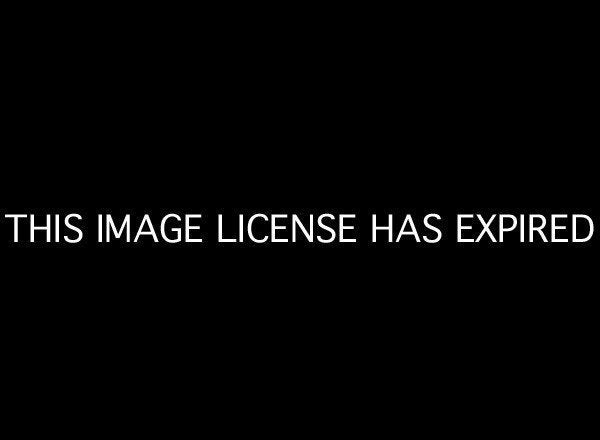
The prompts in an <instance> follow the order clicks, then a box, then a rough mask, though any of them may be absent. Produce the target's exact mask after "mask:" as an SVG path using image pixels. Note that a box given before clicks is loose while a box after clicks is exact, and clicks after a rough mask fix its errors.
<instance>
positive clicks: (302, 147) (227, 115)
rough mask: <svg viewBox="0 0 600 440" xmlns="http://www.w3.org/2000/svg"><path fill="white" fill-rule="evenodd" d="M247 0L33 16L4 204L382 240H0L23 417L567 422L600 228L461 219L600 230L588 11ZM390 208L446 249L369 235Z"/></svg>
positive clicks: (14, 81) (288, 424) (586, 340)
mask: <svg viewBox="0 0 600 440" xmlns="http://www.w3.org/2000/svg"><path fill="white" fill-rule="evenodd" d="M52 12H57V11H52ZM153 12H157V11H153ZM163 12H164V11H163ZM247 12H248V14H247V13H246V12H240V11H239V10H237V9H236V11H233V10H232V11H228V12H227V13H225V14H224V15H223V14H221V15H216V14H215V13H214V12H212V11H211V12H207V11H204V12H195V13H193V14H190V15H188V14H186V13H184V12H183V11H180V12H177V13H175V15H173V16H171V15H170V14H169V15H167V14H166V13H165V15H164V16H163V14H162V12H161V14H159V15H160V18H156V16H155V15H152V17H150V16H147V15H146V13H145V12H144V13H141V12H140V11H137V12H136V13H133V14H127V15H126V14H125V13H124V12H122V13H119V14H114V16H112V15H111V16H110V17H107V18H102V19H100V18H99V17H100V15H97V14H100V12H97V13H96V12H95V13H94V14H92V15H85V19H83V18H82V16H78V18H77V19H75V18H74V19H66V22H65V23H63V22H62V21H57V20H50V19H48V16H46V17H45V16H44V14H43V13H41V14H40V16H36V17H35V19H34V18H33V15H36V14H34V13H33V12H32V11H30V12H28V14H26V15H25V16H23V17H24V19H25V20H24V21H19V23H18V24H16V25H15V26H14V29H10V30H8V31H7V39H6V44H5V52H4V55H3V66H4V67H3V70H4V72H3V73H4V74H5V79H4V80H3V85H4V87H3V96H4V99H3V110H4V111H3V124H2V125H3V133H4V136H3V137H4V142H3V156H4V158H3V160H2V173H1V176H2V177H1V179H2V201H1V202H2V205H1V206H2V213H3V214H4V213H5V212H31V213H42V212H43V213H67V212H79V213H83V214H86V215H87V216H89V215H92V214H94V213H96V212H105V211H107V210H110V211H113V212H124V211H131V212H151V213H153V214H155V215H158V214H160V213H163V212H169V211H175V212H179V213H186V212H190V213H202V214H204V215H205V216H206V217H208V218H210V217H211V216H214V215H215V214H216V213H217V212H222V211H229V212H237V211H239V210H243V211H246V212H252V211H256V212H288V213H292V212H294V213H319V212H325V211H328V212H334V213H335V212H356V213H359V215H361V243H360V244H359V245H348V246H342V245H338V246H331V247H326V248H323V247H321V248H317V247H291V246H285V245H283V246H275V245H273V246H268V247H262V248H252V247H244V248H234V249H232V248H227V249H225V248H218V247H216V246H214V245H210V244H207V245H206V246H199V247H175V248H164V247H158V248H154V247H152V246H138V247H129V248H128V247H126V246H124V247H117V248H115V247H111V248H102V247H98V246H95V245H94V244H93V243H88V244H83V245H81V246H76V247H63V246H54V247H53V246H39V247H35V248H31V247H27V246H23V247H20V246H10V245H9V243H8V242H7V240H4V242H3V245H2V254H3V257H5V258H3V263H2V264H3V270H2V273H3V278H4V282H3V284H4V285H5V286H6V287H5V288H3V289H2V291H3V295H2V301H3V303H4V304H3V307H2V311H3V314H4V315H5V319H3V324H4V327H5V331H4V338H3V339H4V341H5V347H6V348H5V355H6V356H5V358H6V362H5V365H7V366H8V367H9V370H10V373H9V374H8V375H7V376H6V382H7V384H8V385H9V386H10V388H11V389H13V388H14V389H15V393H14V394H11V396H14V397H11V404H10V408H11V412H12V413H13V414H15V415H20V416H23V414H31V410H32V409H34V408H35V409H38V410H40V411H39V412H40V413H41V414H45V415H46V417H47V418H45V419H44V420H47V421H46V422H44V423H49V424H52V425H57V426H63V423H67V424H71V423H73V420H74V419H77V420H78V421H83V422H88V423H86V425H87V426H88V427H89V426H99V427H107V426H109V425H112V422H113V421H123V420H128V421H131V420H133V421H134V425H136V426H138V427H148V426H150V427H152V428H153V429H158V426H157V425H160V426H163V427H165V428H166V429H167V430H168V431H171V430H174V429H176V428H180V427H181V426H183V425H184V424H183V422H184V421H191V422H192V423H193V424H201V426H198V427H200V428H202V427H203V426H204V425H203V423H205V420H207V419H208V420H210V421H212V422H213V423H214V422H216V423H217V424H218V425H219V426H221V427H222V429H225V430H230V429H239V428H242V429H251V428H255V427H256V428H261V429H266V428H269V429H273V428H274V427H275V426H276V425H278V424H279V423H281V422H283V423H282V424H283V426H284V427H285V428H286V429H287V430H286V431H282V432H288V431H290V430H291V431H295V430H298V429H306V430H308V432H314V431H313V430H312V429H313V428H312V427H313V426H315V422H317V423H318V422H323V421H328V422H330V423H329V426H330V428H329V429H331V430H332V431H331V432H337V430H340V429H344V428H350V429H357V430H358V429H359V428H363V429H365V430H366V431H365V432H372V431H373V430H375V429H383V428H384V427H386V426H387V425H388V424H389V423H391V424H392V426H395V427H396V428H399V427H400V428H401V427H403V426H407V427H408V425H404V424H403V423H405V422H401V421H402V420H407V419H408V420H410V421H412V422H413V423H416V424H418V425H420V426H421V427H422V428H423V429H426V430H431V429H440V428H441V429H455V428H460V429H465V428H467V427H469V428H471V429H473V428H474V427H475V425H477V424H478V423H481V422H483V425H484V426H485V427H486V428H487V429H488V430H490V429H491V430H497V429H507V430H509V432H512V431H510V430H511V429H512V428H511V427H512V426H514V423H515V422H522V421H525V420H528V421H532V420H533V421H534V423H532V424H531V426H532V428H533V429H540V427H548V426H551V427H553V428H556V429H557V428H558V426H557V425H559V424H560V425H561V426H563V427H566V428H568V429H573V424H572V423H573V419H572V418H571V416H572V415H573V414H576V415H577V417H578V418H579V420H580V421H581V420H583V419H584V418H585V417H586V414H588V411H589V409H586V408H587V405H586V403H585V402H586V396H589V395H590V394H591V393H592V390H593V389H595V388H594V385H593V381H592V375H591V372H592V371H593V369H594V366H595V365H596V364H595V363H594V362H592V359H593V356H592V355H593V348H594V347H593V341H594V339H595V338H596V336H597V327H598V326H597V322H596V320H595V314H596V310H597V304H596V301H595V299H594V297H593V295H594V293H595V290H597V289H596V287H595V284H594V283H593V281H595V279H594V269H595V266H596V262H597V253H596V247H597V238H595V239H594V242H593V243H590V244H587V245H560V244H559V245H552V246H544V245H541V246H522V245H521V246H518V245H515V244H508V245H506V246H486V245H482V246H460V245H458V244H456V243H455V242H454V241H455V240H454V238H455V236H454V225H453V218H454V216H455V215H456V214H457V213H460V212H477V213H487V214H490V213H512V214H518V213H530V212H531V213H545V214H549V213H585V214H588V215H592V216H593V217H594V218H595V220H596V221H597V212H598V211H597V208H596V207H595V205H596V203H595V200H596V199H595V195H594V193H593V188H594V187H595V186H596V184H595V180H596V179H595V178H594V177H595V174H594V161H593V159H592V154H593V152H592V147H593V146H594V145H596V144H597V135H596V133H595V130H594V128H595V121H596V118H597V108H596V107H595V102H596V101H597V85H596V84H595V82H594V81H593V78H595V77H597V69H596V68H595V66H594V65H593V54H594V52H593V49H594V47H593V46H592V44H591V43H592V40H591V39H589V38H590V36H589V35H588V33H591V32H592V29H591V28H589V27H588V26H587V25H586V24H585V23H584V22H583V21H582V19H581V18H580V17H575V18H569V17H567V16H566V15H565V16H563V17H561V19H560V20H559V21H556V19H553V20H550V19H549V18H543V17H542V16H541V15H540V14H539V13H536V14H532V15H527V17H526V18H524V17H525V13H524V11H521V13H520V14H516V15H514V16H513V15H510V14H509V16H506V15H504V14H500V11H496V12H494V13H487V12H483V11H481V13H480V15H477V13H476V12H475V11H469V14H466V11H445V12H441V11H427V12H425V13H420V14H416V13H414V12H412V11H404V12H397V11H395V12H393V13H392V12H385V11H380V12H376V13H374V14H371V13H369V14H367V13H366V11H353V12H354V14H351V15H347V14H346V13H344V14H338V13H332V14H328V15H327V17H326V18H325V14H324V11H321V13H319V14H308V16H307V15H306V14H303V13H301V11H295V12H293V13H284V12H283V11H281V12H280V13H276V12H275V11H272V10H270V11H269V13H268V14H267V13H266V12H265V11H262V12H261V11H255V10H253V11H247ZM305 12H306V11H305ZM338 12H339V11H338ZM446 12H448V13H449V12H453V13H454V15H446ZM538 12H539V11H538ZM69 13H70V14H73V13H74V12H73V11H70V12H69ZM250 13H253V14H251V15H249V14H250ZM75 14H76V13H75ZM278 14H280V15H278ZM470 14H474V15H470ZM184 16H185V18H184ZM69 17H70V15H69ZM102 17H104V15H102ZM257 17H259V18H260V19H259V18H257ZM517 17H518V18H517ZM63 18H65V16H64V15H63ZM375 212H376V213H380V214H387V213H395V214H405V213H413V214H423V213H428V212H438V213H440V214H441V215H443V217H444V219H445V220H446V221H447V225H448V227H447V228H445V229H444V233H445V238H444V241H443V243H441V244H440V245H438V246H420V247H417V246H413V245H411V244H410V243H407V244H406V245H401V246H394V247H377V248H376V247H374V246H371V245H369V244H368V238H369V234H368V229H367V228H366V225H368V223H364V221H365V220H368V218H369V215H370V214H371V213H375ZM363 229H366V232H365V231H363ZM3 233H5V231H3ZM4 237H6V235H4ZM54 411H56V412H58V413H61V414H63V416H62V417H54V416H52V414H53V412H54ZM36 413H38V412H36ZM40 417H41V416H40ZM173 417H174V418H173ZM40 420H41V419H40ZM92 423H93V424H92ZM578 425H579V423H578ZM48 426H50V425H48ZM133 429H139V428H135V427H134V428H133Z"/></svg>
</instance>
